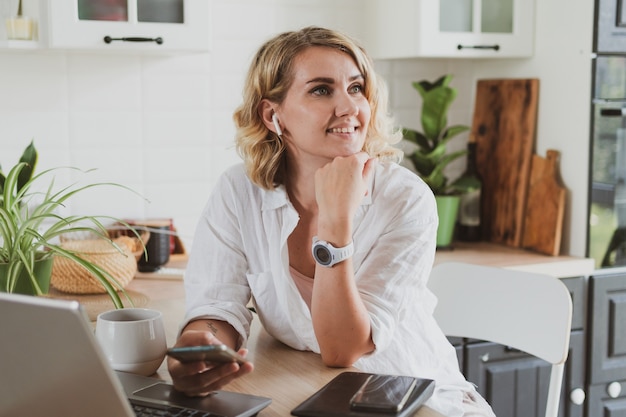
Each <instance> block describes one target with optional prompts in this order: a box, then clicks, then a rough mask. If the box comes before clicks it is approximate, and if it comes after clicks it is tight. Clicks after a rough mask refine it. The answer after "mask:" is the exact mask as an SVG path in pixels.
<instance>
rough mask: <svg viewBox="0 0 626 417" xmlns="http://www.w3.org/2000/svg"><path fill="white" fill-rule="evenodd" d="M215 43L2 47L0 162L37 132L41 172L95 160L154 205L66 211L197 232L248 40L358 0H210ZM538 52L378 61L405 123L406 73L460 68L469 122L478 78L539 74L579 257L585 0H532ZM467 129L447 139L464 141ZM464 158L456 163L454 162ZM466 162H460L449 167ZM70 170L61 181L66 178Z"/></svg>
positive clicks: (463, 112)
mask: <svg viewBox="0 0 626 417" xmlns="http://www.w3.org/2000/svg"><path fill="white" fill-rule="evenodd" d="M211 1H212V2H213V4H212V16H211V19H210V24H211V30H212V37H213V45H212V49H211V52H210V53H207V54H192V55H181V56H172V57H153V56H131V55H109V54H107V55H100V54H85V53H76V52H68V53H65V52H47V51H36V52H6V51H0V98H1V99H0V164H1V165H2V166H3V167H5V168H8V167H9V166H11V165H13V164H14V163H15V162H16V161H17V159H18V158H19V155H20V154H21V151H22V149H23V148H24V147H25V146H26V145H27V143H28V142H29V141H30V139H31V138H34V139H35V143H36V146H37V148H38V149H39V151H40V163H39V167H38V168H39V170H41V169H43V168H46V167H52V166H57V165H73V166H79V167H81V168H98V171H97V172H96V175H95V178H96V179H107V180H113V181H118V182H122V183H124V184H125V185H128V186H130V187H132V188H134V189H136V190H137V191H139V192H140V193H142V194H143V195H145V196H146V197H147V198H148V199H149V200H150V201H151V202H150V203H145V202H144V201H143V200H141V199H139V198H136V197H133V196H132V195H130V194H128V193H120V192H113V191H109V192H106V193H99V194H97V195H96V194H93V195H89V196H88V198H79V199H77V200H76V202H75V204H74V205H73V206H72V207H71V210H73V211H75V212H82V213H106V214H111V215H115V216H121V217H132V218H137V217H165V216H166V217H173V218H174V221H175V224H176V226H177V227H178V229H179V231H180V233H181V235H182V237H183V240H184V241H185V243H186V244H187V245H190V244H191V242H192V236H193V230H194V227H195V223H196V221H197V218H198V215H199V213H200V211H201V209H202V207H203V205H204V203H205V200H206V198H207V196H208V194H209V192H210V190H211V187H212V186H213V184H214V182H215V180H216V178H217V176H218V175H219V173H220V172H221V171H222V170H223V169H224V168H226V167H227V166H229V165H231V164H233V163H235V162H237V161H238V160H239V159H238V157H237V155H236V153H235V150H234V148H233V144H232V138H233V133H234V129H233V126H232V120H231V115H232V111H233V110H234V108H235V107H236V106H237V105H238V104H239V102H240V98H241V88H242V83H243V77H244V74H245V71H246V69H247V66H248V62H249V59H250V58H251V56H252V53H253V52H254V51H255V50H256V48H257V47H258V46H259V45H260V43H261V42H263V41H264V40H265V39H267V38H268V37H269V36H270V35H272V34H274V33H276V32H277V31H281V30H284V29H290V28H297V27H300V26H303V25H308V24H318V25H327V26H331V27H335V28H340V29H343V30H346V31H348V32H354V33H358V29H357V28H358V27H359V25H360V24H361V23H362V22H360V21H359V0H342V1H339V2H337V1H332V0H211ZM536 3H537V5H536V9H537V22H536V25H537V27H536V33H537V39H536V54H535V56H534V57H533V58H532V59H528V60H505V61H496V60H489V61H481V60H428V59H421V60H420V59H414V60H404V61H382V62H377V67H378V69H379V70H380V71H381V73H383V74H384V76H385V77H386V78H387V80H388V82H389V85H390V92H391V99H392V110H393V111H394V113H395V115H396V117H397V120H398V121H399V123H402V124H404V125H407V126H414V127H418V125H417V124H418V123H419V116H418V115H419V97H418V95H417V93H416V92H415V91H414V90H413V89H412V88H411V86H410V83H411V81H416V80H420V79H434V78H436V77H438V76H440V75H441V74H444V73H452V74H454V75H455V78H454V80H453V86H455V87H456V88H458V90H459V97H458V98H457V100H456V102H455V103H454V105H453V108H452V110H451V114H450V121H451V122H452V123H465V124H471V118H472V109H473V104H474V87H475V82H476V80H477V79H480V78H493V77H538V78H540V80H541V87H540V91H541V92H540V103H539V126H538V135H537V152H538V153H540V154H545V150H546V149H548V148H555V149H558V150H560V151H561V153H562V157H561V158H562V168H561V170H562V176H563V179H564V182H565V184H566V185H567V187H568V188H569V189H570V190H571V192H570V197H569V201H568V202H569V204H568V210H567V219H566V227H565V231H564V233H565V234H564V239H565V242H566V243H565V253H571V254H574V255H583V254H584V251H585V239H586V238H585V235H586V223H587V220H586V201H587V191H586V190H587V171H588V169H587V165H588V163H587V159H588V137H589V125H588V123H589V117H588V115H589V108H590V107H589V106H590V104H589V100H590V76H591V75H590V60H589V57H590V50H591V49H590V45H591V27H592V16H593V5H592V4H591V3H592V2H589V1H585V0H572V1H566V0H554V1H550V2H545V1H541V0H537V1H536ZM465 139H466V138H461V139H459V140H458V141H457V142H456V143H455V146H457V147H459V148H462V147H464V141H465ZM461 164H462V163H461ZM453 169H454V170H456V171H460V170H461V169H462V166H461V165H457V166H456V167H454V168H453ZM61 181H67V178H63V177H62V178H61Z"/></svg>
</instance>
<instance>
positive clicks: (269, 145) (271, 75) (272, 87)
mask: <svg viewBox="0 0 626 417" xmlns="http://www.w3.org/2000/svg"><path fill="white" fill-rule="evenodd" d="M314 46H323V47H328V48H334V49H338V50H340V51H342V52H344V53H346V54H348V55H349V56H350V57H351V58H352V59H353V60H354V62H355V63H356V66H357V67H358V69H359V70H360V72H361V74H362V75H363V77H364V95H365V97H366V99H367V101H368V102H369V105H370V108H371V118H370V123H369V126H368V130H367V137H366V139H365V144H364V146H363V150H364V151H365V152H367V153H368V154H369V155H371V156H372V157H378V158H380V159H381V160H391V161H394V162H399V161H400V160H401V159H402V151H400V150H399V149H397V148H394V147H393V146H391V145H392V144H394V143H397V142H399V141H400V140H401V139H402V132H401V131H400V130H399V129H397V128H395V127H394V124H393V119H392V118H391V117H390V116H389V114H388V113H387V112H388V110H387V100H388V97H387V87H386V85H385V83H384V81H383V80H382V78H380V77H379V76H378V74H376V72H375V71H374V66H373V63H372V61H371V59H370V58H369V57H368V55H367V53H366V52H365V50H364V49H363V48H362V47H360V46H359V45H358V44H357V43H356V42H355V41H354V40H352V39H351V38H349V37H348V36H346V35H343V34H341V33H339V32H337V31H334V30H330V29H325V28H320V27H314V26H311V27H306V28H304V29H301V30H299V31H294V32H285V33H282V34H280V35H277V36H276V37H274V38H272V39H270V40H269V41H267V42H266V43H265V44H263V45H262V46H261V48H260V49H259V50H258V52H257V53H256V55H255V56H254V58H253V60H252V64H251V65H250V69H249V71H248V75H247V78H246V82H245V85H244V90H243V103H242V104H241V105H240V106H239V107H238V108H237V110H235V113H234V114H233V119H234V121H235V126H236V128H237V132H236V137H235V142H236V146H237V152H238V153H239V155H240V156H241V157H242V158H243V161H244V164H245V166H246V171H247V174H248V176H249V177H250V180H251V181H252V182H254V183H255V184H257V185H258V186H260V187H262V188H265V189H268V190H272V189H274V188H275V187H276V186H278V185H281V184H284V180H285V178H284V175H285V152H286V147H285V144H284V143H283V141H282V139H281V138H280V137H279V136H278V135H277V134H276V133H274V132H272V131H270V130H269V129H267V127H266V126H265V124H264V123H263V120H262V118H261V115H260V112H259V105H260V103H261V101H262V100H263V99H267V100H269V101H271V102H274V103H278V104H280V103H282V102H283V100H284V98H285V96H286V94H287V91H288V90H289V87H290V86H291V84H292V82H293V78H294V74H293V65H294V60H295V58H296V57H297V56H298V54H299V53H301V52H302V51H304V50H305V49H307V48H310V47H314Z"/></svg>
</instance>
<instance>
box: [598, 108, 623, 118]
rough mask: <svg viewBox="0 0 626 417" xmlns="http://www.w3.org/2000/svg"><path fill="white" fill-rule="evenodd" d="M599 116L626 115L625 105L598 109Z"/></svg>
mask: <svg viewBox="0 0 626 417" xmlns="http://www.w3.org/2000/svg"><path fill="white" fill-rule="evenodd" d="M600 116H607V117H623V116H626V107H624V108H623V109H602V110H600Z"/></svg>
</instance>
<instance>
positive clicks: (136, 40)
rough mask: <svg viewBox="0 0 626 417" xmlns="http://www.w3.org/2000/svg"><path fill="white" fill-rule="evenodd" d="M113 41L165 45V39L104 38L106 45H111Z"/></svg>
mask: <svg viewBox="0 0 626 417" xmlns="http://www.w3.org/2000/svg"><path fill="white" fill-rule="evenodd" d="M113 41H123V42H156V43H157V44H159V45H161V44H162V43H163V38H161V37H158V38H140V37H132V36H131V37H128V38H112V37H110V36H105V37H104V43H111V42H113Z"/></svg>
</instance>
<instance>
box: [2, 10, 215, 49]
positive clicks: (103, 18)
mask: <svg viewBox="0 0 626 417" xmlns="http://www.w3.org/2000/svg"><path fill="white" fill-rule="evenodd" d="M23 1H24V4H25V9H26V10H27V11H28V13H30V14H31V15H34V17H35V18H36V20H37V21H38V40H37V41H35V42H30V43H27V42H7V43H6V44H5V45H2V46H4V47H5V48H18V49H19V48H32V47H33V45H35V47H38V48H49V49H63V50H74V49H75V50H89V51H113V52H120V51H132V52H134V53H137V52H139V53H173V52H205V51H208V50H209V45H210V31H209V17H210V11H209V7H210V3H211V2H209V1H206V0H158V1H154V0H113V1H110V0H67V1H55V0H23Z"/></svg>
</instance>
